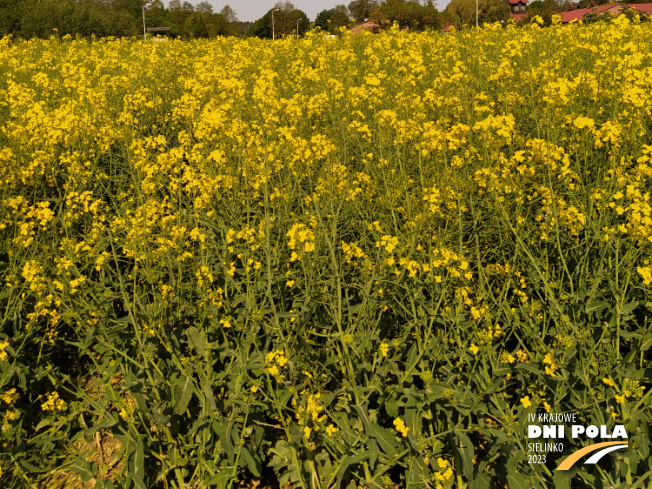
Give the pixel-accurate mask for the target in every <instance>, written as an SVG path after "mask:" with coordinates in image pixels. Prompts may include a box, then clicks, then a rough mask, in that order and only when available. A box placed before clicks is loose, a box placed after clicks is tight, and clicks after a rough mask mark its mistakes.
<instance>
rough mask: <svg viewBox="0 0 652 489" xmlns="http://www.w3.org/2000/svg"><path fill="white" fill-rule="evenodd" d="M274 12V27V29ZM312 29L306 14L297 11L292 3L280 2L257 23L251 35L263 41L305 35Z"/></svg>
mask: <svg viewBox="0 0 652 489" xmlns="http://www.w3.org/2000/svg"><path fill="white" fill-rule="evenodd" d="M272 11H273V12H274V16H273V19H274V25H273V27H272ZM308 29H310V20H309V19H308V16H307V15H306V13H305V12H303V11H302V10H299V9H297V8H296V7H295V6H294V5H293V4H292V3H291V2H287V1H286V2H278V3H277V4H276V5H275V6H274V8H273V9H270V10H269V11H268V12H267V13H266V14H265V15H263V16H262V17H261V18H260V19H258V20H257V21H256V23H255V24H254V27H253V29H252V30H251V34H252V35H253V36H257V37H260V38H263V39H272V37H274V36H276V37H283V36H288V35H293V34H294V35H296V34H297V30H298V34H299V35H303V34H305V33H306V31H308Z"/></svg>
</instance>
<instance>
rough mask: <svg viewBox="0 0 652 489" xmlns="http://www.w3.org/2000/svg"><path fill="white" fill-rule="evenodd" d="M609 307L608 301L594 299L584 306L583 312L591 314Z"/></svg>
mask: <svg viewBox="0 0 652 489" xmlns="http://www.w3.org/2000/svg"><path fill="white" fill-rule="evenodd" d="M607 307H609V303H608V302H606V301H595V302H590V303H589V304H587V305H586V306H585V307H584V312H585V313H586V314H593V313H596V312H601V311H603V310H604V309H606V308H607Z"/></svg>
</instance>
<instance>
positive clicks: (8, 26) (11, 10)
mask: <svg viewBox="0 0 652 489" xmlns="http://www.w3.org/2000/svg"><path fill="white" fill-rule="evenodd" d="M21 4H22V2H21V1H20V0H0V35H2V36H4V35H7V34H16V33H18V31H19V30H20V20H21V16H22V15H21V14H22V11H21V8H20V6H21Z"/></svg>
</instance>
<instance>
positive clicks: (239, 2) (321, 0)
mask: <svg viewBox="0 0 652 489" xmlns="http://www.w3.org/2000/svg"><path fill="white" fill-rule="evenodd" d="M189 1H190V3H192V4H193V5H197V4H198V3H199V2H200V1H201V0H189ZM277 1H278V0H208V2H209V3H211V4H212V5H213V9H214V11H215V12H219V11H220V9H221V8H222V7H224V6H225V5H230V6H231V8H232V9H233V10H235V12H236V14H238V20H242V21H251V22H253V21H254V20H258V19H260V18H261V17H262V16H263V15H265V13H266V12H267V11H268V10H269V9H271V8H272V7H273V6H274V4H275V3H276V2H277ZM290 1H291V2H292V3H293V4H294V6H295V7H297V8H298V9H300V10H303V11H304V12H305V13H306V15H307V16H308V18H309V19H310V20H313V21H314V20H315V17H317V14H318V13H319V12H321V11H322V10H326V9H330V8H333V7H335V5H348V4H349V2H350V1H351V0H290ZM167 3H168V2H167V1H166V2H165V4H166V5H167ZM442 3H443V2H442V0H439V1H437V2H435V5H436V6H437V8H439V9H440V10H441V9H442V6H441V5H442Z"/></svg>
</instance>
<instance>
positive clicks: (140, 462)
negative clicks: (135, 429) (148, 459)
mask: <svg viewBox="0 0 652 489" xmlns="http://www.w3.org/2000/svg"><path fill="white" fill-rule="evenodd" d="M144 477H145V444H144V443H143V437H142V435H140V434H139V435H138V438H137V440H136V447H135V449H134V451H133V452H132V453H131V460H130V464H129V478H130V479H131V480H132V481H133V482H134V485H135V486H136V487H137V488H138V489H147V486H146V485H145V482H144V480H145V479H144Z"/></svg>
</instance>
